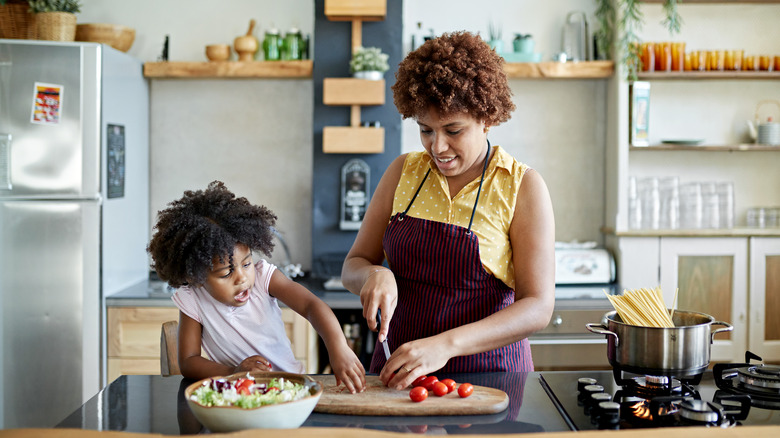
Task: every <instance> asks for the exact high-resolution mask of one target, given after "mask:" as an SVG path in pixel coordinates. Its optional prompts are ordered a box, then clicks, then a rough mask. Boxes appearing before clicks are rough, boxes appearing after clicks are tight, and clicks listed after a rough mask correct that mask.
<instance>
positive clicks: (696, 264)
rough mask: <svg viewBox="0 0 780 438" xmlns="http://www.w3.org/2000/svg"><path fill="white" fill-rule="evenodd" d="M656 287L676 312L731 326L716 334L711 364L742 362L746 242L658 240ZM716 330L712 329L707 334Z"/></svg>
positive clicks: (745, 315)
mask: <svg viewBox="0 0 780 438" xmlns="http://www.w3.org/2000/svg"><path fill="white" fill-rule="evenodd" d="M660 257H661V258H660V260H661V263H660V266H661V272H660V274H661V287H662V288H663V291H664V300H665V301H666V303H667V305H668V306H670V307H671V306H673V302H672V301H673V299H674V294H675V289H677V288H679V292H678V296H677V308H678V309H680V310H688V311H694V312H701V313H706V314H708V315H711V316H712V317H713V318H715V320H716V321H723V322H726V323H729V324H731V325H733V326H734V329H733V331H732V332H725V333H719V334H718V335H716V336H715V342H714V343H713V345H712V348H711V352H712V356H711V360H712V361H743V360H744V356H745V350H746V349H747V333H748V332H747V328H748V327H747V299H748V291H747V285H748V283H747V270H748V260H747V239H745V238H731V237H723V238H721V237H712V238H684V237H683V238H677V237H663V238H661V251H660ZM717 328H721V326H713V330H715V329H717Z"/></svg>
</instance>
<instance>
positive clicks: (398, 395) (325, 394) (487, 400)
mask: <svg viewBox="0 0 780 438" xmlns="http://www.w3.org/2000/svg"><path fill="white" fill-rule="evenodd" d="M315 379H316V380H317V382H319V383H320V385H322V387H323V391H322V397H321V398H320V400H319V402H318V403H317V406H316V407H315V408H314V412H319V413H325V414H340V415H383V416H426V415H482V414H495V413H498V412H502V411H504V410H505V409H506V408H507V407H508V406H509V396H507V394H506V393H505V392H504V391H502V390H500V389H496V388H488V387H486V386H477V385H475V386H474V392H473V393H472V394H471V396H469V397H467V398H461V397H460V396H459V395H458V394H457V393H456V392H452V393H450V394H447V395H445V396H444V397H436V396H434V395H433V394H431V395H429V396H428V399H427V400H425V401H424V402H422V403H413V402H412V401H411V400H410V399H409V388H406V389H400V390H396V389H392V388H388V387H387V386H385V385H384V384H383V383H382V381H381V380H379V376H366V390H365V391H363V392H359V393H356V394H350V393H349V391H345V390H344V386H343V385H342V386H341V387H339V386H337V385H336V377H335V376H333V375H332V374H329V375H319V376H316V377H315ZM460 383H466V382H458V384H460Z"/></svg>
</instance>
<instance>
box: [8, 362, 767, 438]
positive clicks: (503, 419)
mask: <svg viewBox="0 0 780 438" xmlns="http://www.w3.org/2000/svg"><path fill="white" fill-rule="evenodd" d="M543 374H544V375H545V376H549V375H550V374H551V373H549V372H545V373H543ZM557 374H558V375H559V376H561V377H564V378H565V377H567V375H564V374H563V372H558V373H557ZM569 374H571V375H572V376H574V375H578V374H579V372H571V373H569ZM540 375H541V373H537V372H533V373H480V374H476V373H475V374H453V375H450V376H449V377H452V378H455V379H460V380H459V381H461V382H464V381H470V382H472V383H474V384H478V385H482V386H491V387H500V388H501V389H503V390H504V391H505V392H506V393H507V394H508V395H509V399H510V403H509V407H508V408H507V410H505V411H504V412H503V413H500V414H493V415H469V416H440V417H378V416H374V417H371V416H356V415H326V414H318V413H313V414H312V415H311V416H310V417H309V418H308V419H307V421H306V422H305V423H304V424H303V426H302V427H301V428H300V429H293V430H286V431H285V432H284V434H285V435H286V436H287V437H289V438H298V437H312V436H314V437H319V436H322V437H326V436H334V434H337V435H338V436H340V437H343V438H353V437H354V438H358V437H360V438H381V437H387V436H390V435H388V432H395V433H426V434H467V435H475V436H487V435H494V434H512V435H514V434H523V436H524V437H531V438H534V437H541V436H544V437H545V438H561V437H570V436H572V435H571V434H570V433H569V432H568V431H569V428H568V427H567V425H566V423H565V422H564V421H563V418H562V417H561V416H560V415H559V414H558V412H557V410H556V408H555V407H554V406H553V404H552V402H551V401H550V399H549V397H548V396H547V394H546V393H545V392H544V390H543V388H542V385H541V383H540ZM314 377H315V378H316V376H314ZM192 382H193V381H192V380H189V379H185V378H183V377H181V376H172V377H161V376H122V377H120V378H119V379H117V380H115V381H114V382H112V383H111V384H110V385H109V386H107V387H106V388H104V389H103V390H102V391H101V392H100V393H98V394H97V395H96V396H95V397H93V398H92V399H90V400H89V401H87V402H86V403H85V404H84V405H83V406H82V407H81V408H79V409H78V410H76V411H75V412H73V413H72V414H71V415H70V416H68V417H67V418H66V419H65V420H63V421H62V422H60V423H59V424H58V425H57V426H56V429H47V430H44V429H27V430H25V429H18V430H8V431H0V437H2V438H6V437H20V438H29V437H32V436H40V435H43V434H45V435H46V436H53V437H66V438H71V437H77V436H78V437H83V436H86V437H101V436H102V437H106V436H108V437H118V438H130V437H132V438H136V437H138V438H140V437H148V436H150V435H148V434H157V436H160V435H179V434H196V433H204V432H207V430H205V429H203V428H202V426H201V425H200V423H199V422H198V421H197V419H195V417H194V416H193V414H192V412H191V411H190V409H189V406H188V405H187V403H186V401H185V400H184V397H183V393H184V389H185V388H186V387H187V385H189V384H190V383H192ZM423 403H424V402H423ZM372 429H373V430H372ZM96 431H105V432H103V433H100V434H98V433H96ZM111 432H114V433H111ZM116 432H122V434H121V435H120V434H118V433H116ZM542 432H543V433H544V435H542V434H541V433H542ZM605 433H606V434H614V433H617V434H620V435H621V436H625V437H632V438H650V437H657V436H661V435H665V436H668V437H669V438H699V437H702V438H704V437H706V438H720V437H729V438H734V437H738V438H742V437H745V438H748V437H749V438H761V437H777V436H780V426H751V425H745V426H738V427H732V428H708V427H680V428H663V429H633V430H632V429H628V430H621V431H599V430H595V431H580V432H577V436H578V437H581V438H595V437H603V436H604V434H605ZM261 434H262V435H261ZM597 434H598V435H597ZM228 435H229V436H230V437H248V436H266V435H267V432H261V431H257V430H254V431H242V432H235V433H231V434H218V435H216V436H228ZM394 435H395V434H394Z"/></svg>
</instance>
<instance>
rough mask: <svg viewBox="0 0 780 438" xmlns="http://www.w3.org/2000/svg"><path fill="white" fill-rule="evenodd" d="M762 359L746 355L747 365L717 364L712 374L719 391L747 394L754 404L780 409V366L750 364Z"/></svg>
mask: <svg viewBox="0 0 780 438" xmlns="http://www.w3.org/2000/svg"><path fill="white" fill-rule="evenodd" d="M751 359H756V360H759V361H760V360H762V359H761V357H759V356H757V355H755V354H753V353H751V352H750V351H748V352H746V353H745V362H746V363H721V364H716V365H715V366H714V367H713V369H712V373H713V375H714V377H715V385H716V386H717V387H718V389H720V390H723V391H726V392H728V393H731V394H747V395H749V396H750V397H751V399H752V404H753V405H754V406H757V407H761V408H765V409H780V366H777V365H765V364H754V363H750V360H751Z"/></svg>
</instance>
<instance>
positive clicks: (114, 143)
mask: <svg viewBox="0 0 780 438" xmlns="http://www.w3.org/2000/svg"><path fill="white" fill-rule="evenodd" d="M106 139H107V142H106V148H107V149H108V153H107V154H106V160H108V163H106V173H107V179H108V183H107V184H106V185H107V187H106V188H107V190H108V194H107V195H108V198H109V199H110V198H123V197H124V196H125V127H124V126H122V125H111V124H109V125H107V126H106Z"/></svg>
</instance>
